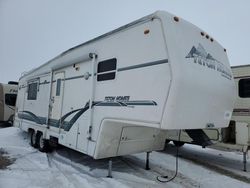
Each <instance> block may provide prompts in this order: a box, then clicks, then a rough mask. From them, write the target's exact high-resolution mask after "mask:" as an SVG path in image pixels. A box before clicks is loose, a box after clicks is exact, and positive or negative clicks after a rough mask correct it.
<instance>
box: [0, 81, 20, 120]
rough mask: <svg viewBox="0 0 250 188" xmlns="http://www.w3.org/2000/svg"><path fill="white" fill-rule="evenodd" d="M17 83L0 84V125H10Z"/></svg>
mask: <svg viewBox="0 0 250 188" xmlns="http://www.w3.org/2000/svg"><path fill="white" fill-rule="evenodd" d="M17 85H18V83H17V82H12V81H10V82H9V83H8V84H3V83H0V124H1V125H12V123H13V120H14V113H15V104H16V98H17V88H18V86H17Z"/></svg>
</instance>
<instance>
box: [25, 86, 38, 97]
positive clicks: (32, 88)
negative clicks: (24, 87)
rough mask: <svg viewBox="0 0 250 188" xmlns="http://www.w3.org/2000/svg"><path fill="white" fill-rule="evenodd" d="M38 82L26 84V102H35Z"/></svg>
mask: <svg viewBox="0 0 250 188" xmlns="http://www.w3.org/2000/svg"><path fill="white" fill-rule="evenodd" d="M37 90H38V82H33V83H28V98H27V99H28V100H36V98H37Z"/></svg>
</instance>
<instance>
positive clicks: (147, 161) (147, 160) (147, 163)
mask: <svg viewBox="0 0 250 188" xmlns="http://www.w3.org/2000/svg"><path fill="white" fill-rule="evenodd" d="M149 154H150V152H147V153H146V168H145V169H146V170H150V168H149Z"/></svg>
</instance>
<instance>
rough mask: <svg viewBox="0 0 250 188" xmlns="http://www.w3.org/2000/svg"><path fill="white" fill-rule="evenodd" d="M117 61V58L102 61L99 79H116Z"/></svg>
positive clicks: (99, 68)
mask: <svg viewBox="0 0 250 188" xmlns="http://www.w3.org/2000/svg"><path fill="white" fill-rule="evenodd" d="M116 62H117V60H116V58H112V59H108V60H105V61H100V62H99V63H98V67H97V81H105V80H113V79H115V75H116Z"/></svg>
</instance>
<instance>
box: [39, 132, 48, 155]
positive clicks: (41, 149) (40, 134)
mask: <svg viewBox="0 0 250 188" xmlns="http://www.w3.org/2000/svg"><path fill="white" fill-rule="evenodd" d="M42 137H43V134H42V133H38V134H37V141H38V149H39V151H41V152H48V151H49V142H48V140H46V139H43V138H42ZM40 139H42V140H43V142H44V143H43V145H41V142H40Z"/></svg>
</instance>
